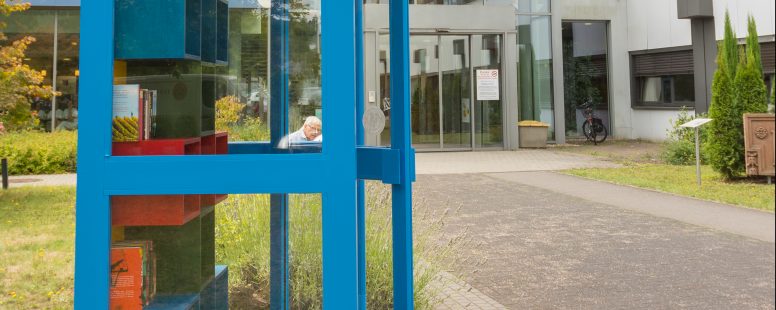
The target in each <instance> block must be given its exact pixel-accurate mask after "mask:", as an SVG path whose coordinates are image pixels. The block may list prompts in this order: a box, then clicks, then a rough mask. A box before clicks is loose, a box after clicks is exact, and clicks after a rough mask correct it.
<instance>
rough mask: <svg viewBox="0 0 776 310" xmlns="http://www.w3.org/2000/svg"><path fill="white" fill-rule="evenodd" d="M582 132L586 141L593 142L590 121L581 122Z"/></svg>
mask: <svg viewBox="0 0 776 310" xmlns="http://www.w3.org/2000/svg"><path fill="white" fill-rule="evenodd" d="M582 133H583V134H584V135H585V138H586V139H587V141H590V142H595V140H594V139H593V126H590V121H585V122H584V123H582Z"/></svg>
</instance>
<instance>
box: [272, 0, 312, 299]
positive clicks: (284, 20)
mask: <svg viewBox="0 0 776 310" xmlns="http://www.w3.org/2000/svg"><path fill="white" fill-rule="evenodd" d="M289 6H290V4H289V2H288V0H272V1H271V6H270V31H269V32H270V42H271V44H270V72H271V76H270V92H271V94H270V108H269V109H270V118H269V122H270V128H271V129H270V144H271V146H272V147H273V149H274V147H275V146H277V145H278V143H280V141H281V140H282V139H283V137H285V136H286V135H287V134H288V98H289V89H288V87H289V84H288V82H289V81H288V76H289V72H288V71H289V63H290V61H291V59H290V52H289V40H290V36H289V33H288V31H289V30H288V29H289V23H290V14H289V13H290V12H289V9H290V7H289ZM284 157H289V156H284ZM300 163H301V162H300ZM304 166H305V165H299V164H296V165H278V166H275V167H278V168H281V169H283V170H285V168H290V167H304ZM268 175H269V176H271V177H272V178H273V179H274V178H277V177H278V176H280V175H288V176H299V175H305V174H304V173H302V174H300V173H298V172H296V171H287V172H280V173H271V174H268ZM295 179H296V178H295ZM291 181H292V182H294V181H296V183H298V180H291ZM276 184H277V183H276ZM284 185H290V184H284ZM290 187H293V185H291V186H283V188H290ZM274 193H277V194H272V195H271V196H270V308H271V309H273V310H287V309H289V308H290V303H289V299H288V297H289V292H288V291H289V273H290V270H289V269H290V266H289V263H288V194H285V193H288V192H281V191H277V192H274Z"/></svg>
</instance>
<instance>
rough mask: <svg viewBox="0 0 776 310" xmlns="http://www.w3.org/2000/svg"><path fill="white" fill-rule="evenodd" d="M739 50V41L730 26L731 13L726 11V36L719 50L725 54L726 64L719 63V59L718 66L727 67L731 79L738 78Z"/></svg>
mask: <svg viewBox="0 0 776 310" xmlns="http://www.w3.org/2000/svg"><path fill="white" fill-rule="evenodd" d="M738 50H739V47H738V39H737V38H736V33H735V32H734V31H733V26H732V25H731V24H730V12H728V11H727V10H725V36H724V37H723V39H722V46H721V47H720V48H719V54H724V56H725V59H724V62H719V58H717V66H718V67H719V66H723V65H724V66H726V69H727V72H728V74H730V76H731V77H734V76H736V70H737V67H738V60H739V57H738ZM731 79H732V78H731Z"/></svg>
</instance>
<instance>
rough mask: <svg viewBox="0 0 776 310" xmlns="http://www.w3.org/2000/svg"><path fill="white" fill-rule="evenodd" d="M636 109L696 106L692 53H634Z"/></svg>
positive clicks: (676, 51)
mask: <svg viewBox="0 0 776 310" xmlns="http://www.w3.org/2000/svg"><path fill="white" fill-rule="evenodd" d="M631 64H632V66H631V73H632V81H633V83H632V86H633V87H632V88H633V106H634V107H668V108H673V107H692V106H695V77H694V74H693V55H692V50H691V49H689V47H688V48H687V49H685V48H682V49H678V50H677V49H672V50H669V51H644V52H632V53H631Z"/></svg>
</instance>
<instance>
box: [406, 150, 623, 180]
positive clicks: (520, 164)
mask: <svg viewBox="0 0 776 310" xmlns="http://www.w3.org/2000/svg"><path fill="white" fill-rule="evenodd" d="M415 166H416V173H417V174H418V175H423V174H459V173H487V172H514V171H549V170H564V169H572V168H596V167H602V168H606V167H618V166H619V165H617V164H614V163H612V162H608V161H604V160H601V159H599V158H596V157H591V156H586V155H579V154H570V153H560V152H552V151H547V150H520V151H495V152H454V153H447V152H442V153H418V154H417V156H416V157H415Z"/></svg>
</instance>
